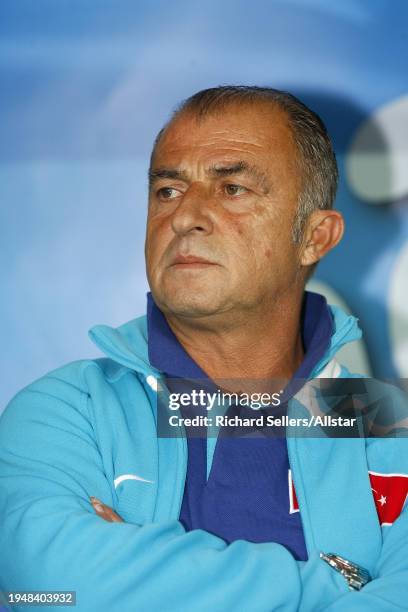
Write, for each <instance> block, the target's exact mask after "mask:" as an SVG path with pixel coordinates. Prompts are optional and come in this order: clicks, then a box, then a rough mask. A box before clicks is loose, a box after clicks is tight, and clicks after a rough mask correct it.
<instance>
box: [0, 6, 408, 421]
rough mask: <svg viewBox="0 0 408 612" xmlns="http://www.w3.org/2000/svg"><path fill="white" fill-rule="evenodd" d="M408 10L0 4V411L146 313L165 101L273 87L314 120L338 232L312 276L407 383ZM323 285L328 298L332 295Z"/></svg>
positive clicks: (380, 369) (372, 352)
mask: <svg viewBox="0 0 408 612" xmlns="http://www.w3.org/2000/svg"><path fill="white" fill-rule="evenodd" d="M407 24H408V3H407V2H405V1H404V0H401V1H398V0H393V2H391V3H390V2H389V1H388V0H370V1H369V2H367V0H342V2H333V1H331V0H285V1H282V2H280V1H278V0H269V1H266V0H252V1H251V2H248V1H242V0H234V1H232V0H221V1H220V0H218V1H216V0H207V2H195V1H192V0H189V1H184V0H177V1H173V2H162V1H154V0H152V1H135V0H112V1H104V0H1V3H0V241H1V260H0V273H1V301H0V337H1V386H0V411H1V410H2V409H3V408H4V405H5V403H6V402H7V400H8V399H10V398H11V396H12V395H13V394H14V393H15V392H16V391H17V390H18V389H19V388H21V387H22V386H23V385H25V384H27V383H28V382H30V381H31V380H33V379H34V378H36V377H38V376H40V375H42V374H43V373H45V372H46V371H47V370H50V369H52V368H55V367H57V366H59V365H62V364H63V363H65V362H67V361H70V360H72V359H78V358H83V357H88V356H94V355H96V354H97V350H96V349H95V348H94V347H93V346H92V345H91V343H90V341H89V340H88V338H87V330H88V328H89V327H90V326H91V325H93V324H96V323H107V324H110V325H119V324H121V323H123V322H125V321H127V320H129V319H131V318H134V317H135V316H138V315H139V314H142V313H143V312H144V310H145V294H146V291H147V283H146V279H145V271H144V259H143V242H144V224H145V217H146V186H147V181H146V172H147V165H148V157H149V153H150V148H151V144H152V141H153V139H154V136H155V134H156V133H157V131H158V130H159V129H160V127H161V126H162V124H163V123H164V121H165V120H166V119H167V118H168V116H169V113H170V111H171V110H172V109H173V108H174V106H175V105H176V104H177V102H178V101H180V100H181V99H182V98H185V97H187V96H189V95H190V94H192V93H193V92H195V91H197V90H199V89H202V88H205V87H211V86H215V85H220V84H227V83H234V84H257V85H270V86H273V87H278V88H284V89H288V90H290V91H292V92H293V93H295V94H296V95H298V96H299V97H300V98H301V99H302V100H303V101H305V102H306V103H307V104H309V105H310V106H311V107H312V108H313V109H314V110H316V111H317V112H318V113H319V114H320V115H321V116H322V118H323V119H324V120H325V122H326V124H327V125H328V128H329V131H330V133H331V135H332V137H333V141H334V144H335V148H336V153H337V156H338V161H339V165H340V172H341V184H340V190H339V195H338V198H337V206H338V208H339V209H340V210H341V211H342V212H343V213H344V215H345V218H346V223H347V233H346V237H345V239H344V241H343V242H342V244H341V245H340V246H339V247H338V248H337V249H336V250H335V251H334V252H333V253H332V254H330V255H329V256H328V257H327V259H326V260H324V261H323V262H322V263H321V265H320V266H319V268H318V272H317V274H316V278H317V279H318V280H319V281H320V283H324V285H320V286H322V287H323V288H326V289H327V291H328V293H329V294H331V295H333V296H334V297H333V299H338V300H339V301H344V302H345V303H346V304H347V305H348V307H349V308H350V310H351V311H352V312H353V313H354V314H355V315H356V316H358V317H359V319H360V322H361V326H362V328H363V330H364V333H365V342H366V350H367V354H366V356H365V357H364V359H365V360H366V370H367V371H372V372H373V373H374V374H375V375H377V376H390V377H391V376H397V375H399V376H408V205H407V204H408V178H407V177H408V156H407V146H408V145H407V143H408V132H407V126H408V96H407V92H408V82H407V78H408V77H407V74H408V71H407V59H408V38H407V32H408V27H407ZM333 292H335V293H333Z"/></svg>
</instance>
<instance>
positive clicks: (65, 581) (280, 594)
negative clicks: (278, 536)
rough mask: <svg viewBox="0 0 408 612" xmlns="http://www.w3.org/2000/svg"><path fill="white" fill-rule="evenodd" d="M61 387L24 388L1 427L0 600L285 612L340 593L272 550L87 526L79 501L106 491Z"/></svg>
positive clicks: (86, 434) (77, 409) (312, 566)
mask: <svg viewBox="0 0 408 612" xmlns="http://www.w3.org/2000/svg"><path fill="white" fill-rule="evenodd" d="M61 385H65V386H67V383H62V382H61V381H60V382H59V383H58V384H57V385H56V387H55V389H56V390H58V389H59V388H60V387H61ZM65 386H64V393H61V394H60V393H57V391H55V393H45V392H44V390H43V389H42V388H41V387H38V386H37V387H36V386H35V385H31V386H30V387H27V388H26V389H24V390H23V391H21V392H20V393H19V394H18V395H17V396H16V397H15V398H14V399H13V400H12V401H11V403H10V404H9V405H8V407H7V408H6V409H5V411H4V413H3V414H2V416H1V418H0V524H1V530H0V551H1V554H0V591H1V590H2V591H13V590H19V591H22V590H25V591H32V590H35V591H76V608H75V609H76V610H78V611H86V612H92V611H93V610H101V611H102V612H103V611H105V610H106V611H109V612H112V611H113V612H114V611H119V610H120V611H123V610H126V611H127V610H149V611H153V612H154V611H156V610H161V611H166V610H168V611H176V610H177V612H182V611H183V610H188V611H190V612H191V611H200V610H206V611H208V610H211V609H220V607H221V609H222V610H224V611H229V610H234V611H240V610H242V611H244V610H245V611H247V610H251V612H256V611H266V610H280V611H294V610H297V609H298V608H299V605H300V601H301V597H302V593H303V597H305V593H311V592H313V593H314V595H313V597H315V596H316V593H320V595H322V596H324V598H325V600H326V601H331V600H333V599H334V598H336V597H338V596H339V595H341V594H342V593H344V592H345V591H346V589H345V587H344V585H343V578H342V577H341V576H336V575H335V572H332V570H331V569H330V568H328V567H325V564H322V563H321V562H320V561H318V560H317V559H316V558H311V559H310V562H307V563H306V564H304V565H303V564H300V563H298V562H296V561H295V560H294V558H293V557H292V555H291V554H290V553H289V552H288V551H287V550H286V549H285V548H284V547H283V546H281V545H279V544H275V543H264V544H254V543H250V542H246V541H244V540H238V541H236V542H234V543H232V544H230V545H227V544H226V543H225V542H224V541H223V540H222V539H220V538H218V537H215V536H213V535H211V534H209V533H207V532H205V531H202V530H193V531H190V532H185V530H184V528H183V526H182V525H181V523H180V522H179V521H177V520H170V521H168V522H163V523H150V524H144V525H136V524H132V523H107V522H105V521H104V520H103V519H101V518H99V517H98V516H96V515H95V513H94V511H93V509H92V506H91V504H90V502H89V496H90V495H94V494H95V492H98V493H99V491H101V490H102V491H103V490H105V491H107V493H106V496H105V497H102V499H103V501H105V503H107V502H108V499H109V493H108V491H109V490H110V489H109V483H108V482H107V479H106V477H105V474H104V467H103V462H102V458H101V453H100V450H99V448H98V446H97V444H96V437H95V434H94V430H93V423H92V421H91V420H90V418H89V415H88V414H87V413H86V411H85V409H84V408H83V405H82V400H81V399H80V398H81V393H80V392H79V391H78V390H75V389H71V390H70V393H68V394H67V393H65ZM71 391H72V392H71ZM82 395H83V394H82ZM68 397H70V398H71V399H70V401H68V400H67V398H68ZM322 581H323V584H322ZM312 599H313V598H312ZM12 609H13V610H20V609H21V610H23V609H25V607H24V608H23V607H19V606H14V607H13V608H12ZM56 609H59V608H56Z"/></svg>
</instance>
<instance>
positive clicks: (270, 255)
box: [265, 248, 272, 259]
mask: <svg viewBox="0 0 408 612" xmlns="http://www.w3.org/2000/svg"><path fill="white" fill-rule="evenodd" d="M265 257H266V259H271V257H272V251H271V249H269V248H267V249H265Z"/></svg>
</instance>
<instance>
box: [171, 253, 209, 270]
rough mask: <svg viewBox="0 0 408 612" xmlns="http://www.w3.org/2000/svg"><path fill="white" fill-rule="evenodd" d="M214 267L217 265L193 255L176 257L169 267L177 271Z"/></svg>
mask: <svg viewBox="0 0 408 612" xmlns="http://www.w3.org/2000/svg"><path fill="white" fill-rule="evenodd" d="M216 265H217V264H216V263H214V262H213V261H209V260H208V259H204V258H203V257H196V256H195V255H178V256H177V257H176V258H175V259H174V261H173V263H172V264H171V266H170V267H171V268H179V269H183V268H185V269H195V268H205V267H208V266H216Z"/></svg>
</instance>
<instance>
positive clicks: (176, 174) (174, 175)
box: [149, 161, 270, 193]
mask: <svg viewBox="0 0 408 612" xmlns="http://www.w3.org/2000/svg"><path fill="white" fill-rule="evenodd" d="M207 174H208V175H209V176H211V177H214V178H220V177H226V176H235V175H237V174H238V175H239V174H242V175H246V176H249V177H251V178H253V179H255V181H256V182H257V183H258V185H260V186H261V187H262V188H263V190H264V193H267V192H268V191H269V189H270V186H269V180H268V177H267V175H266V174H265V173H264V172H262V171H261V170H260V169H259V168H258V167H257V166H255V165H253V164H249V163H248V162H246V161H238V162H234V163H233V164H231V165H222V166H221V165H213V166H210V168H209V169H208V170H207ZM161 178H166V179H172V180H180V181H185V182H188V181H189V179H188V175H187V173H186V172H185V171H184V170H180V169H179V168H157V169H155V170H149V186H150V187H152V185H153V184H154V183H155V182H156V181H157V180H158V179H161Z"/></svg>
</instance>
